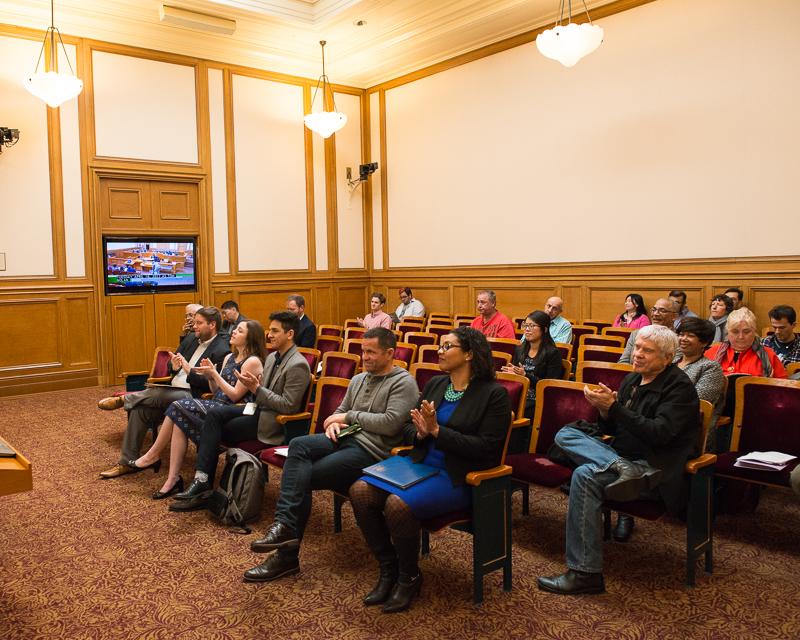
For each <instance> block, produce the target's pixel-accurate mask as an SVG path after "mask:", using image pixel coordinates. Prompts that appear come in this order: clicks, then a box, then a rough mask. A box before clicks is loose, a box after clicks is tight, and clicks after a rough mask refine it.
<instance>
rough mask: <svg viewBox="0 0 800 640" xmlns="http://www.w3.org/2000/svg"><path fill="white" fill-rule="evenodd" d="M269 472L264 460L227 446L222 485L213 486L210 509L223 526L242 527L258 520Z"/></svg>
mask: <svg viewBox="0 0 800 640" xmlns="http://www.w3.org/2000/svg"><path fill="white" fill-rule="evenodd" d="M266 481H267V480H266V474H265V473H264V468H263V467H262V466H261V461H260V460H259V459H258V458H256V457H255V456H254V455H252V454H250V453H247V451H244V450H243V449H235V448H232V449H228V451H227V453H226V454H225V468H224V469H223V470H222V477H221V478H220V481H219V486H218V487H217V488H216V489H214V492H213V493H212V494H211V498H210V499H209V503H208V510H209V511H210V512H211V513H212V515H213V516H214V517H215V518H216V519H217V520H219V521H220V522H221V523H222V524H224V525H233V526H236V527H240V528H241V529H242V530H243V532H244V533H250V528H249V527H246V526H244V525H245V523H247V522H252V521H253V520H258V518H259V517H260V516H261V509H262V507H263V505H264V486H265V485H266Z"/></svg>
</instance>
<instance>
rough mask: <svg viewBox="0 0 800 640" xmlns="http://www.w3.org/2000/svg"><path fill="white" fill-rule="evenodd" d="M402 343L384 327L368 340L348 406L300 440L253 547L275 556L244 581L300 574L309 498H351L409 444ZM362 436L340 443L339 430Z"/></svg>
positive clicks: (409, 402) (411, 392)
mask: <svg viewBox="0 0 800 640" xmlns="http://www.w3.org/2000/svg"><path fill="white" fill-rule="evenodd" d="M396 344H397V338H396V337H395V335H394V333H392V332H391V331H390V330H388V329H385V328H383V327H375V328H372V329H369V330H368V331H367V332H366V333H365V334H364V349H363V352H362V353H363V355H362V357H363V361H364V373H360V374H358V375H357V376H356V377H354V378H353V379H352V380H351V381H350V385H349V386H348V387H347V393H346V395H345V397H344V400H343V401H342V404H341V405H339V407H338V408H337V409H336V411H335V412H334V413H333V415H331V416H329V417H328V419H327V420H325V433H324V434H316V435H311V436H303V437H300V438H295V439H294V440H292V441H291V443H290V444H289V454H288V457H287V458H286V464H285V465H284V467H283V475H282V476H281V491H280V496H279V497H278V503H277V505H276V507H275V520H274V522H273V523H272V524H271V525H270V526H269V527H268V528H267V531H266V533H265V534H264V537H263V538H261V539H259V540H254V541H253V542H252V543H251V544H250V548H251V549H252V550H253V551H255V552H257V553H265V552H268V551H273V550H277V553H274V554H272V555H270V556H269V557H268V558H267V559H266V561H264V562H263V563H261V564H259V565H257V566H255V567H253V568H252V569H249V570H247V571H246V572H245V574H244V579H245V581H246V582H267V581H270V580H276V579H278V578H281V577H283V576H287V575H291V574H293V573H297V572H298V571H299V570H300V562H299V554H300V541H301V540H302V539H303V531H304V529H305V526H306V522H307V521H308V516H309V514H310V513H311V492H312V491H314V490H319V489H331V490H334V491H338V492H341V493H347V491H348V489H349V488H350V485H351V484H353V482H355V481H356V480H358V478H359V477H360V476H361V470H362V469H363V468H364V467H368V466H369V465H371V464H374V463H375V462H377V461H379V460H383V459H385V458H387V457H388V456H389V454H390V452H391V450H392V448H393V447H396V446H398V445H399V444H400V443H401V442H402V439H403V428H404V426H405V424H406V423H408V422H409V421H410V419H411V417H410V411H411V409H413V408H414V407H416V406H417V403H418V402H419V389H418V388H417V384H416V382H414V378H412V377H411V376H410V375H409V373H408V372H407V371H406V370H405V369H401V368H400V367H396V366H394V364H393V362H392V361H393V358H394V349H395V346H396ZM356 424H357V425H359V426H360V427H361V429H362V430H361V431H359V432H357V433H354V434H351V435H348V436H347V437H346V438H342V439H341V440H339V439H338V438H337V435H338V433H339V431H340V430H341V429H343V428H344V427H346V426H350V425H356Z"/></svg>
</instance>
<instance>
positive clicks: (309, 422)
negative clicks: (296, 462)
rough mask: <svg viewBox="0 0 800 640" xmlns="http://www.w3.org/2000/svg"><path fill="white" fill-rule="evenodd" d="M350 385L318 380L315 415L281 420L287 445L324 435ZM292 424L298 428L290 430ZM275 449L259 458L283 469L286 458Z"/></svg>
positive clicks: (265, 450)
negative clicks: (308, 436) (324, 426)
mask: <svg viewBox="0 0 800 640" xmlns="http://www.w3.org/2000/svg"><path fill="white" fill-rule="evenodd" d="M349 384H350V381H349V380H343V379H342V378H327V377H324V378H320V379H319V380H317V385H316V393H315V401H314V413H313V415H312V414H310V413H308V412H305V413H298V414H295V415H294V416H287V417H286V419H285V422H281V421H280V420H279V422H281V424H285V426H286V443H287V444H288V443H289V442H290V441H291V439H292V438H296V437H297V436H300V435H306V434H312V433H322V432H323V431H324V430H323V428H322V425H323V423H324V422H325V419H326V418H327V417H328V416H330V415H332V414H333V412H334V411H335V410H336V409H337V408H338V406H339V405H340V404H341V403H342V400H343V399H344V394H345V393H346V392H347V387H348V385H349ZM290 418H291V420H290ZM290 422H295V423H297V425H296V426H297V428H292V429H290V428H289V423H290ZM302 423H304V424H302ZM292 426H295V425H292ZM303 427H305V428H303ZM262 447H263V445H262ZM275 449H277V447H268V448H264V449H263V450H262V451H261V454H260V455H259V457H260V458H261V461H262V462H264V463H265V464H267V465H269V466H272V467H275V468H277V469H283V463H284V462H285V461H286V458H285V457H284V456H281V455H278V454H277V453H275Z"/></svg>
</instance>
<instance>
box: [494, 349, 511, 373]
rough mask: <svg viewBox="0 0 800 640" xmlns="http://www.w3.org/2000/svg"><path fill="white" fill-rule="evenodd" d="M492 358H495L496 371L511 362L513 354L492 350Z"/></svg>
mask: <svg viewBox="0 0 800 640" xmlns="http://www.w3.org/2000/svg"><path fill="white" fill-rule="evenodd" d="M492 360H494V370H495V371H500V370H502V368H503V367H505V366H506V365H507V364H511V356H510V355H508V354H507V353H504V352H503V351H492Z"/></svg>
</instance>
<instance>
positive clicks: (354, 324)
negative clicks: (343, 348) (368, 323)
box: [344, 318, 363, 329]
mask: <svg viewBox="0 0 800 640" xmlns="http://www.w3.org/2000/svg"><path fill="white" fill-rule="evenodd" d="M349 327H361V325H360V324H358V320H356V319H355V318H347V320H345V321H344V328H345V329H347V328H349ZM362 328H363V327H362Z"/></svg>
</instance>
